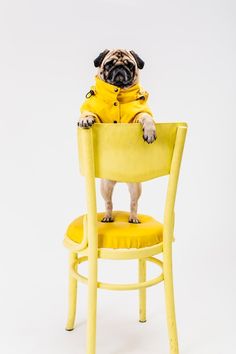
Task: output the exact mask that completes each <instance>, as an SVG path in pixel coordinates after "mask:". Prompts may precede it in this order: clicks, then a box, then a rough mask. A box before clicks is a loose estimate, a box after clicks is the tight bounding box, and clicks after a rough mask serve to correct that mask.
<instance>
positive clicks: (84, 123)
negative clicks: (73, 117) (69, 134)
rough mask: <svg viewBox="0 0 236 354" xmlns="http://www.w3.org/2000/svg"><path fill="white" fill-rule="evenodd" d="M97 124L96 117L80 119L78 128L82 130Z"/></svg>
mask: <svg viewBox="0 0 236 354" xmlns="http://www.w3.org/2000/svg"><path fill="white" fill-rule="evenodd" d="M94 123H95V119H94V117H91V116H90V117H85V118H80V120H79V121H78V126H79V127H80V128H90V127H91V126H92V125H93V124H94Z"/></svg>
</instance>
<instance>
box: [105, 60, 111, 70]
mask: <svg viewBox="0 0 236 354" xmlns="http://www.w3.org/2000/svg"><path fill="white" fill-rule="evenodd" d="M112 65H113V61H109V62H108V63H106V64H105V65H104V68H105V69H106V70H109V69H110V68H111V67H112Z"/></svg>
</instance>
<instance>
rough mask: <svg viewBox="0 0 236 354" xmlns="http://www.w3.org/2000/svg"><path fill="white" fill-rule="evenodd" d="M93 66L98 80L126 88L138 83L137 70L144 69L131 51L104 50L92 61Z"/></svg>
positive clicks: (142, 63)
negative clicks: (96, 69) (95, 68)
mask: <svg viewBox="0 0 236 354" xmlns="http://www.w3.org/2000/svg"><path fill="white" fill-rule="evenodd" d="M94 65H95V67H98V76H99V78H100V79H102V80H103V81H105V82H108V83H109V84H111V85H115V86H118V87H121V88H127V87H130V86H132V85H134V84H135V83H136V82H137V81H138V69H142V68H143V67H144V61H143V60H142V59H141V58H140V57H139V56H138V55H137V54H136V53H135V52H134V51H132V50H131V51H128V50H125V49H114V50H108V49H106V50H104V51H103V52H102V53H100V54H99V56H98V57H97V58H96V59H95V60H94Z"/></svg>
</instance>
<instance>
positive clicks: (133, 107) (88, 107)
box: [80, 76, 153, 123]
mask: <svg viewBox="0 0 236 354" xmlns="http://www.w3.org/2000/svg"><path fill="white" fill-rule="evenodd" d="M95 81H96V84H95V86H92V87H91V89H90V91H89V93H88V94H87V95H86V97H87V98H86V100H85V102H84V103H83V104H82V106H81V108H80V111H81V113H82V114H85V115H86V113H87V112H90V113H92V114H93V116H94V117H95V120H96V122H97V123H131V122H135V116H136V115H137V114H138V113H141V112H145V113H148V114H150V115H151V116H153V114H152V112H151V111H150V109H149V107H148V105H147V99H148V93H147V92H146V91H143V89H142V88H141V87H140V85H139V84H136V85H134V86H132V87H130V88H127V89H122V88H120V87H118V86H114V85H111V84H109V83H107V82H105V81H103V80H101V79H99V78H98V77H97V76H96V77H95Z"/></svg>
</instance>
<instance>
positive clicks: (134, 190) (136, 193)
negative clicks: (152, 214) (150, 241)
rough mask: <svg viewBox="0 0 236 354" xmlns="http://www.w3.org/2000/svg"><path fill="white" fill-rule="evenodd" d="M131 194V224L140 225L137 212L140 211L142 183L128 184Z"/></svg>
mask: <svg viewBox="0 0 236 354" xmlns="http://www.w3.org/2000/svg"><path fill="white" fill-rule="evenodd" d="M127 184H128V188H129V192H130V217H129V222H130V223H133V224H139V223H140V221H139V219H138V215H137V210H138V199H139V197H140V195H141V192H142V187H141V183H127Z"/></svg>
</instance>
